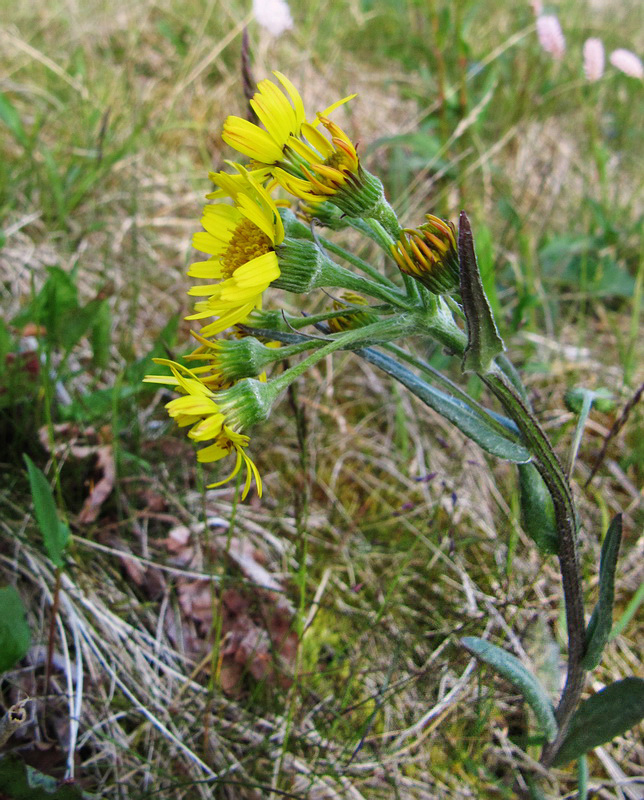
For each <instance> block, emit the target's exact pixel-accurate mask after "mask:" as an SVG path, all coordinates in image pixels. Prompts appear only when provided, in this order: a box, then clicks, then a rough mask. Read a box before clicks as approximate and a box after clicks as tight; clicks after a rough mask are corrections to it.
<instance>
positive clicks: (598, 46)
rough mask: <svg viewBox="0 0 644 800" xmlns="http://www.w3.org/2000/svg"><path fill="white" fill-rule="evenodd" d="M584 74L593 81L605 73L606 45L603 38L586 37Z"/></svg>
mask: <svg viewBox="0 0 644 800" xmlns="http://www.w3.org/2000/svg"><path fill="white" fill-rule="evenodd" d="M584 74H585V75H586V78H587V80H589V81H590V82H591V83H594V82H595V81H598V80H599V79H600V78H601V76H602V75H603V74H604V45H603V44H602V40H601V39H586V41H585V42H584Z"/></svg>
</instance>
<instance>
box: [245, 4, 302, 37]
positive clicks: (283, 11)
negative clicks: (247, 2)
mask: <svg viewBox="0 0 644 800" xmlns="http://www.w3.org/2000/svg"><path fill="white" fill-rule="evenodd" d="M253 13H254V14H255V19H256V20H257V22H258V23H259V24H260V25H261V26H262V28H266V30H267V31H268V32H269V33H271V34H272V35H273V36H279V35H280V34H282V33H284V31H288V30H291V28H292V27H293V17H292V16H291V10H290V8H289V7H288V3H287V2H286V0H253Z"/></svg>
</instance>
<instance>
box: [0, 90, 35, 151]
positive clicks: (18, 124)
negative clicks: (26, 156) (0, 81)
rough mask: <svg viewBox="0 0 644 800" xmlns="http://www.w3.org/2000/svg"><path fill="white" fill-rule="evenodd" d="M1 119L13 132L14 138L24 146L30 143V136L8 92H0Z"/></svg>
mask: <svg viewBox="0 0 644 800" xmlns="http://www.w3.org/2000/svg"><path fill="white" fill-rule="evenodd" d="M0 120H2V122H4V124H5V125H6V126H7V128H9V130H10V131H11V133H12V134H13V138H14V139H15V140H16V141H17V142H18V144H21V145H22V146H23V147H27V146H28V145H29V137H28V136H27V132H26V131H25V129H24V127H23V124H22V120H21V119H20V114H18V112H17V111H16V107H15V106H14V105H13V103H12V102H11V101H10V100H9V98H8V97H7V95H6V94H3V93H2V92H0Z"/></svg>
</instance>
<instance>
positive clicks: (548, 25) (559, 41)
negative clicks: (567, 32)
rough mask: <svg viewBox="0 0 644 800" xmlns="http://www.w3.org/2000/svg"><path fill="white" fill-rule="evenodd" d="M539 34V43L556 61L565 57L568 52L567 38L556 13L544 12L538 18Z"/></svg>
mask: <svg viewBox="0 0 644 800" xmlns="http://www.w3.org/2000/svg"><path fill="white" fill-rule="evenodd" d="M537 36H538V37H539V44H540V45H541V47H542V48H543V49H544V50H545V51H546V53H549V54H550V55H551V56H552V57H553V58H554V59H555V60H556V61H560V60H561V59H562V58H563V54H564V53H565V52H566V40H565V38H564V35H563V33H562V31H561V25H560V24H559V20H558V19H557V17H555V15H554V14H544V15H543V16H542V17H538V18H537Z"/></svg>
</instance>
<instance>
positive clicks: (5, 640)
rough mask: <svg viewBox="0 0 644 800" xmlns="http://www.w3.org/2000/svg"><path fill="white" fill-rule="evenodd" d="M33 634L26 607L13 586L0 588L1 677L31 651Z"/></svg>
mask: <svg viewBox="0 0 644 800" xmlns="http://www.w3.org/2000/svg"><path fill="white" fill-rule="evenodd" d="M30 642H31V633H30V631H29V626H28V625H27V621H26V619H25V607H24V606H23V604H22V600H21V599H20V595H19V594H18V592H17V591H16V590H15V589H14V587H13V586H3V587H2V588H0V675H1V674H2V673H3V672H6V671H7V670H8V669H11V667H13V665H14V664H15V663H16V661H20V659H21V658H22V657H23V656H24V655H25V653H26V652H27V650H29V644H30Z"/></svg>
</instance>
